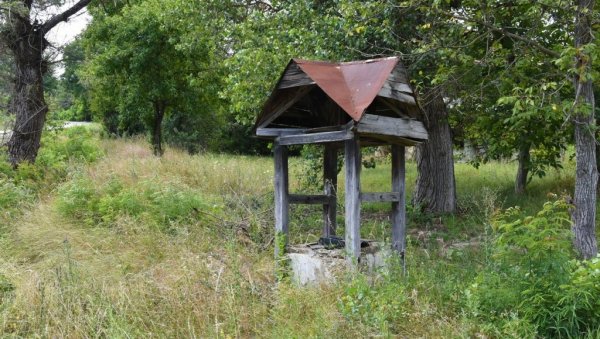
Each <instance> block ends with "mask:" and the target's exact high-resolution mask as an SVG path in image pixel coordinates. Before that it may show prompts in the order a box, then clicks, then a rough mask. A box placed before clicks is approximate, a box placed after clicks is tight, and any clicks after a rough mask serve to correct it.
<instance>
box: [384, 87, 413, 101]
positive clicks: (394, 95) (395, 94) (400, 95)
mask: <svg viewBox="0 0 600 339" xmlns="http://www.w3.org/2000/svg"><path fill="white" fill-rule="evenodd" d="M377 95H379V96H382V97H386V98H390V99H394V100H398V101H400V102H403V103H407V104H409V105H416V104H417V101H416V100H415V97H413V96H412V95H410V94H406V93H404V92H401V91H396V90H393V89H391V88H389V87H382V88H381V90H380V91H379V93H377Z"/></svg>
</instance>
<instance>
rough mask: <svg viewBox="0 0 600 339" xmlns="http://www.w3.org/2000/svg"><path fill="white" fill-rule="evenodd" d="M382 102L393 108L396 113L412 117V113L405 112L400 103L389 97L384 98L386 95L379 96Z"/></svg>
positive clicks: (403, 116)
mask: <svg viewBox="0 0 600 339" xmlns="http://www.w3.org/2000/svg"><path fill="white" fill-rule="evenodd" d="M378 99H379V101H380V102H382V103H383V104H384V105H385V106H386V107H387V108H389V109H391V110H392V111H394V113H396V114H397V115H398V116H399V117H400V118H411V116H410V115H408V114H407V113H406V112H403V111H402V110H401V109H400V107H398V106H399V105H397V104H396V103H395V102H394V101H393V100H390V99H388V98H384V97H379V98H378Z"/></svg>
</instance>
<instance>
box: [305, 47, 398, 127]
mask: <svg viewBox="0 0 600 339" xmlns="http://www.w3.org/2000/svg"><path fill="white" fill-rule="evenodd" d="M294 61H295V62H296V63H297V64H298V66H300V68H301V69H302V71H303V72H305V73H306V74H307V75H308V76H309V77H310V78H311V79H313V80H314V81H315V83H316V84H317V86H319V87H320V88H321V89H322V90H323V91H324V92H325V93H326V94H327V95H328V96H329V97H330V98H331V99H332V100H333V101H335V102H336V103H337V104H338V105H339V106H340V107H341V108H342V109H343V110H344V111H345V112H346V113H348V115H350V116H351V117H352V119H353V120H354V121H359V120H360V118H361V117H362V115H363V113H364V111H365V109H366V108H367V107H368V106H369V105H370V104H371V103H372V102H373V100H374V99H375V97H376V96H377V93H379V91H380V90H381V87H383V84H384V83H385V81H386V80H387V78H388V76H389V74H390V72H391V71H392V70H393V69H394V67H395V66H396V64H397V63H398V58H396V57H391V58H383V59H375V60H366V61H357V62H346V63H339V64H334V63H327V62H319V61H317V62H315V61H305V60H294Z"/></svg>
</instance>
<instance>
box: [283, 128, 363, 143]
mask: <svg viewBox="0 0 600 339" xmlns="http://www.w3.org/2000/svg"><path fill="white" fill-rule="evenodd" d="M353 136H354V133H353V132H352V131H350V130H343V131H334V132H321V133H305V134H295V135H284V136H280V137H278V138H277V141H278V142H279V144H280V145H304V144H316V143H327V142H336V141H344V140H348V139H352V138H353Z"/></svg>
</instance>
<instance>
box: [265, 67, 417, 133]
mask: <svg viewBox="0 0 600 339" xmlns="http://www.w3.org/2000/svg"><path fill="white" fill-rule="evenodd" d="M367 111H369V112H370V113H371V114H376V115H384V116H386V115H387V116H401V117H405V118H406V117H408V118H412V119H415V118H417V117H418V116H419V111H420V109H419V107H418V104H417V101H416V96H415V93H414V91H413V90H412V88H411V86H410V84H409V80H408V76H407V74H406V70H405V69H404V66H402V63H401V62H400V60H399V58H398V57H388V58H380V59H372V60H363V61H352V62H341V63H333V62H324V61H308V60H302V59H292V60H290V62H289V63H288V65H287V66H286V68H285V70H284V71H283V73H282V74H281V77H280V78H279V81H278V82H277V85H276V86H275V88H274V89H273V92H272V93H271V95H270V96H269V99H268V100H267V101H266V102H265V104H264V106H263V109H262V112H261V114H260V115H259V116H258V118H257V120H256V123H255V126H254V130H255V131H256V129H257V128H259V127H267V126H272V127H275V126H277V127H283V128H289V127H311V128H313V127H326V126H334V125H341V124H346V123H347V122H349V121H350V120H353V121H355V122H358V121H360V120H361V118H362V117H363V115H364V114H365V112H367Z"/></svg>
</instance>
